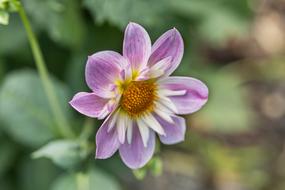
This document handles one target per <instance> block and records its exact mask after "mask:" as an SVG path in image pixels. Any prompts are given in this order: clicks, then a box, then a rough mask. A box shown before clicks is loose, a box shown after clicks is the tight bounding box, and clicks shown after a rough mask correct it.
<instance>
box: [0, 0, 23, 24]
mask: <svg viewBox="0 0 285 190" xmlns="http://www.w3.org/2000/svg"><path fill="white" fill-rule="evenodd" d="M19 5H20V2H19V1H18V0H0V25H1V24H3V25H8V24H9V12H15V11H17V10H18V7H19Z"/></svg>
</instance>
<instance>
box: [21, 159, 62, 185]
mask: <svg viewBox="0 0 285 190" xmlns="http://www.w3.org/2000/svg"><path fill="white" fill-rule="evenodd" d="M17 173H18V174H17V175H18V181H17V182H18V183H17V187H16V189H17V190H39V189H40V190H50V188H51V183H52V182H53V180H54V179H55V177H56V176H57V175H58V173H59V170H58V169H57V168H56V167H55V166H54V165H53V164H52V163H51V162H50V161H49V160H31V159H29V158H25V159H23V160H22V162H21V163H20V164H19V165H18V166H17Z"/></svg>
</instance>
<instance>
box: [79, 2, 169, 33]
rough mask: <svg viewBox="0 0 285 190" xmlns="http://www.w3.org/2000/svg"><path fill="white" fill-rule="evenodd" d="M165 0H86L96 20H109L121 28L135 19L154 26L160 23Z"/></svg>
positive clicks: (100, 21) (99, 21) (86, 4)
mask: <svg viewBox="0 0 285 190" xmlns="http://www.w3.org/2000/svg"><path fill="white" fill-rule="evenodd" d="M164 2H166V1H165V0H162V1H152V0H120V1H118V0H84V5H85V6H86V7H87V8H88V9H89V10H90V11H91V13H92V15H93V18H94V19H95V22H98V23H102V22H104V21H109V22H110V23H112V24H114V25H117V26H119V27H121V28H123V27H125V26H126V25H127V24H128V22H130V21H134V22H139V23H141V24H144V25H148V26H154V25H155V24H157V23H159V22H160V21H161V20H162V18H161V13H162V12H163V9H164V8H165V4H164Z"/></svg>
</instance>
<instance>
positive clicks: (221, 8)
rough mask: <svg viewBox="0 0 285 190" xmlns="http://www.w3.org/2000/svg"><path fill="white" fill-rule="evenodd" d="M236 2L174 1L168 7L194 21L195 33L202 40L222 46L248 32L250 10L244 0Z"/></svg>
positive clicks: (221, 0) (211, 0) (216, 0)
mask: <svg viewBox="0 0 285 190" xmlns="http://www.w3.org/2000/svg"><path fill="white" fill-rule="evenodd" d="M236 2H237V1H232V2H230V1H229V0H226V1H225V0H215V1H213V0H203V1H200V0H176V1H170V7H171V10H172V11H173V12H175V13H176V14H179V15H182V16H183V17H186V18H187V19H189V20H190V21H192V22H193V21H194V22H193V24H195V25H196V26H195V28H196V29H197V33H198V34H199V35H201V37H202V38H203V39H205V40H207V41H210V42H212V43H218V44H223V43H224V42H225V41H226V40H228V39H229V38H236V37H241V36H242V35H244V34H246V32H247V31H248V27H249V23H248V20H249V19H250V14H249V10H250V8H249V6H248V4H247V2H245V1H244V0H240V1H238V2H239V3H236ZM233 4H234V5H236V6H233ZM245 15H246V16H245Z"/></svg>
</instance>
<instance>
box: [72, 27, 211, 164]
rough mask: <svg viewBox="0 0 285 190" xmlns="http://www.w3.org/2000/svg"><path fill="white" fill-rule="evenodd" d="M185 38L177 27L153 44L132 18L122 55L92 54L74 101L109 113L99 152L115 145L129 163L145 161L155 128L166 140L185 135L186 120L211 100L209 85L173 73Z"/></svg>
mask: <svg viewBox="0 0 285 190" xmlns="http://www.w3.org/2000/svg"><path fill="white" fill-rule="evenodd" d="M183 50H184V47H183V40H182V37H181V35H180V33H179V32H178V31H177V30H176V29H175V28H174V29H171V30H169V31H167V32H166V33H164V34H163V35H162V36H161V37H160V38H159V39H158V40H157V41H156V42H155V43H154V45H153V46H151V41H150V38H149V35H148V33H147V32H146V30H145V29H144V28H143V27H142V26H140V25H138V24H136V23H129V24H128V26H127V28H126V30H125V37H124V43H123V55H121V54H119V53H116V52H114V51H101V52H98V53H95V54H93V55H91V56H89V57H88V61H87V65H86V73H85V74H86V82H87V85H88V86H89V88H90V89H91V90H92V92H91V93H87V92H80V93H78V94H76V95H75V96H74V97H73V99H72V100H71V101H70V104H71V106H72V107H73V108H74V109H76V110H77V111H79V112H80V113H82V114H84V115H87V116H89V117H94V118H98V119H104V118H106V119H105V121H104V122H103V124H102V126H101V127H100V128H99V130H98V132H97V135H96V158H98V159H105V158H109V157H111V156H112V155H113V154H114V153H115V152H116V151H117V150H119V153H120V156H121V158H122V160H123V162H124V163H125V164H126V165H127V166H128V167H130V168H133V169H136V168H140V167H142V166H144V165H145V164H146V163H147V162H148V161H149V160H150V159H151V157H152V155H153V153H154V149H155V134H156V133H157V135H158V137H159V139H160V141H161V142H162V143H164V144H175V143H178V142H181V141H183V140H184V136H185V130H186V125H185V120H184V119H183V118H182V117H180V116H177V115H176V114H190V113H193V112H195V111H197V110H199V109H200V108H201V107H202V106H203V105H204V104H205V103H206V102H207V100H208V88H207V86H206V85H205V84H203V83H202V82H201V81H199V80H197V79H194V78H190V77H170V76H169V75H170V74H171V73H172V72H173V71H174V70H175V69H176V68H177V67H178V65H179V64H180V61H181V59H182V56H183Z"/></svg>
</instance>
